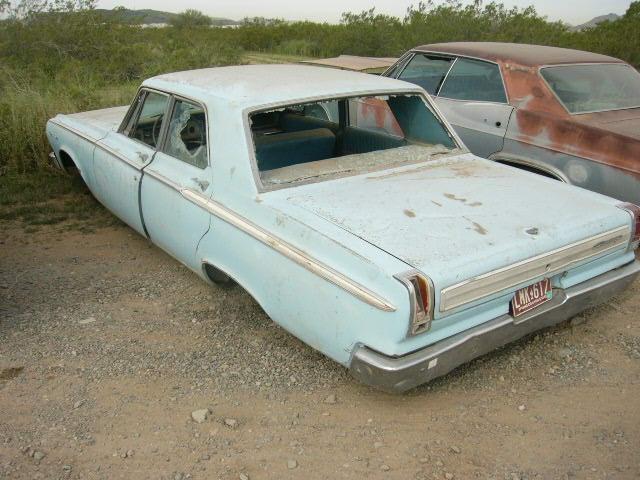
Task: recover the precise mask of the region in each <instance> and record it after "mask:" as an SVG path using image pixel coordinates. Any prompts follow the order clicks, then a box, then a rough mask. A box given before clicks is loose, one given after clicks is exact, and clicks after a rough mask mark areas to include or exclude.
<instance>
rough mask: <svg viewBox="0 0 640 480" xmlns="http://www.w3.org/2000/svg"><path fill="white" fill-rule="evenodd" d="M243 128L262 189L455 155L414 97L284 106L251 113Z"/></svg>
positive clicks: (449, 141)
mask: <svg viewBox="0 0 640 480" xmlns="http://www.w3.org/2000/svg"><path fill="white" fill-rule="evenodd" d="M250 123H251V133H252V138H253V143H254V148H255V156H256V161H257V167H258V171H259V173H260V178H261V180H262V183H263V184H264V185H278V184H287V183H296V182H309V181H319V180H324V179H328V178H332V177H335V176H346V175H351V174H357V173H363V172H368V171H374V170H381V169H385V168H390V167H395V166H399V165H402V164H409V163H417V162H421V161H426V160H428V159H430V158H432V157H437V156H439V155H443V154H447V153H450V152H451V151H452V150H453V149H456V148H457V145H456V143H455V142H454V140H453V138H452V136H451V135H450V134H449V132H448V131H447V129H446V128H445V126H444V125H443V124H442V123H441V122H440V120H439V119H438V117H437V116H436V115H435V114H434V113H433V112H432V111H431V109H430V108H429V106H428V105H427V103H426V102H425V100H424V98H423V97H422V96H421V95H417V94H400V95H391V96H386V95H385V96H366V97H350V98H344V99H338V100H326V101H317V102H312V103H304V104H297V105H289V106H286V107H280V108H277V109H273V110H268V111H262V112H257V113H253V114H252V115H250Z"/></svg>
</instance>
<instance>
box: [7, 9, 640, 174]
mask: <svg viewBox="0 0 640 480" xmlns="http://www.w3.org/2000/svg"><path fill="white" fill-rule="evenodd" d="M25 1H26V0H25ZM43 1H44V2H45V3H46V0H43ZM75 1H76V2H78V5H81V6H82V5H85V6H86V5H88V6H91V0H75ZM26 3H29V2H28V1H27V2H26ZM54 3H55V4H56V5H63V4H64V5H66V3H64V2H59V1H54ZM2 5H3V2H2V0H0V13H2V12H1V8H2ZM460 40H467V41H489V40H494V41H508V42H521V43H537V44H543V45H556V46H565V47H572V48H580V49H585V50H591V51H596V52H600V53H606V54H611V55H614V56H617V57H619V58H623V59H625V60H627V61H629V62H630V63H632V64H633V65H636V66H638V65H640V1H634V2H632V3H631V5H630V7H629V9H628V11H627V13H626V15H625V16H624V18H622V19H621V20H619V21H616V22H612V23H605V24H602V25H599V26H598V27H596V28H593V29H590V30H587V31H583V32H576V31H573V30H572V29H570V28H569V27H568V26H567V25H564V24H562V23H560V22H549V21H547V20H546V19H545V18H543V17H541V16H540V15H538V14H537V13H536V11H535V10H534V9H533V8H525V9H517V8H512V9H507V8H506V7H504V5H502V4H500V3H496V2H490V3H486V4H483V3H482V2H475V3H474V4H473V5H463V4H462V3H461V2H459V1H457V0H442V1H441V2H439V3H436V2H434V1H433V0H427V1H426V2H420V3H419V4H418V6H416V7H412V8H411V9H410V10H409V11H408V12H407V15H406V17H405V18H404V19H399V18H395V17H391V16H388V15H381V14H378V13H377V12H375V10H369V11H365V12H362V13H359V14H351V13H347V14H344V15H343V19H342V22H341V23H340V24H338V25H330V24H326V23H314V22H284V21H266V20H264V19H256V20H252V21H247V22H246V23H245V24H244V25H243V26H242V27H240V28H237V29H220V28H209V27H202V26H200V27H198V26H189V25H186V26H185V25H183V26H182V27H181V28H177V27H170V28H164V29H153V28H149V29H143V28H140V27H137V26H133V25H127V24H123V23H119V22H117V21H116V20H114V19H105V18H102V17H100V16H99V15H98V14H97V13H96V12H95V11H94V10H92V9H91V8H89V9H81V10H80V11H71V12H64V13H61V12H59V11H56V12H54V14H38V15H27V16H26V17H24V18H22V19H20V20H18V19H10V20H6V21H0V175H2V174H3V173H4V174H7V173H12V174H13V173H17V174H24V173H27V172H33V171H37V170H42V169H46V165H47V153H48V150H49V148H48V145H47V142H46V138H45V136H44V126H45V122H46V120H47V119H48V118H50V117H52V116H54V115H55V114H57V113H68V112H77V111H83V110H89V109H95V108H102V107H107V106H113V105H120V104H125V103H128V102H129V101H130V99H131V97H132V95H133V93H134V91H135V89H136V87H137V85H138V84H139V83H140V82H141V81H142V80H143V79H144V78H147V77H149V76H152V75H156V74H159V73H163V72H170V71H177V70H185V69H191V68H200V67H209V66H217V65H230V64H238V63H243V62H246V61H251V62H254V63H255V62H260V61H264V56H263V55H261V54H256V55H254V54H252V55H251V56H250V57H249V56H246V55H245V53H244V52H247V51H250V52H262V53H264V52H271V53H274V54H276V55H274V56H278V58H282V59H283V61H287V59H289V58H293V57H292V56H305V57H309V56H335V55H340V54H354V55H373V56H395V55H400V54H401V53H403V52H404V51H405V50H407V49H409V48H411V47H413V46H415V45H419V44H425V43H433V42H440V41H460Z"/></svg>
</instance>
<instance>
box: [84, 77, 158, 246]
mask: <svg viewBox="0 0 640 480" xmlns="http://www.w3.org/2000/svg"><path fill="white" fill-rule="evenodd" d="M168 105H169V96H168V95H166V94H163V93H159V92H155V91H149V90H141V91H140V93H139V94H138V97H137V99H136V101H135V102H134V104H133V105H132V107H131V109H130V110H129V113H128V114H127V117H126V121H125V122H124V123H123V126H122V127H121V128H120V130H119V131H117V132H110V133H109V134H108V135H107V136H106V137H104V138H103V139H101V140H100V141H99V142H97V146H98V148H96V150H95V153H94V156H93V172H94V188H93V193H94V195H95V196H96V198H97V199H98V200H99V201H100V202H101V203H102V204H103V205H105V206H106V207H107V208H108V209H109V210H111V211H112V212H113V213H114V214H115V215H116V216H117V217H119V218H120V219H121V220H122V221H124V222H125V223H126V224H127V225H129V226H130V227H131V228H133V229H134V230H136V231H137V232H138V233H140V234H142V235H144V234H145V231H144V226H143V223H142V218H141V216H140V203H139V188H140V179H141V177H142V169H143V168H144V167H145V166H146V165H148V164H149V162H151V160H152V159H153V156H154V154H155V152H156V147H157V143H158V140H159V136H160V132H161V130H162V124H163V121H164V117H165V114H166V110H167V108H168Z"/></svg>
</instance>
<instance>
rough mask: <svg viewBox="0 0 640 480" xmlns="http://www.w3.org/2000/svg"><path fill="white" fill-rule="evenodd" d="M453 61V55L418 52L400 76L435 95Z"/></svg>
mask: <svg viewBox="0 0 640 480" xmlns="http://www.w3.org/2000/svg"><path fill="white" fill-rule="evenodd" d="M452 62H453V58H451V57H440V56H436V55H428V54H424V53H417V54H416V55H415V56H414V57H413V58H412V59H411V61H410V62H409V63H408V64H407V66H406V68H405V69H404V70H403V71H402V73H401V74H400V76H399V77H398V78H400V79H401V80H405V81H407V82H411V83H414V84H416V85H418V86H420V87H422V88H424V89H425V90H426V91H427V92H428V93H429V94H430V95H435V94H436V92H437V91H438V88H440V85H441V84H442V81H443V80H444V77H445V76H446V75H447V72H448V71H449V68H451V63H452Z"/></svg>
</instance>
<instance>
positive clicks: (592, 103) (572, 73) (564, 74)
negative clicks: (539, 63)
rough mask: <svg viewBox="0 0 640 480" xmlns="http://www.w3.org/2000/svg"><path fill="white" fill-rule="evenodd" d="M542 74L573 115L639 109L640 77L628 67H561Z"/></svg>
mask: <svg viewBox="0 0 640 480" xmlns="http://www.w3.org/2000/svg"><path fill="white" fill-rule="evenodd" d="M540 74H541V75H542V77H543V78H544V79H545V81H546V82H547V84H548V85H549V87H550V88H551V90H552V91H553V92H554V93H555V94H556V96H557V97H558V99H559V100H560V102H561V103H562V104H563V105H564V107H565V108H566V109H567V111H569V113H572V114H579V113H596V112H606V111H610V110H625V109H629V108H637V107H640V74H639V73H638V72H637V71H636V70H634V69H633V68H632V67H630V66H629V65H625V64H589V65H561V66H553V67H544V68H542V69H541V70H540Z"/></svg>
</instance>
